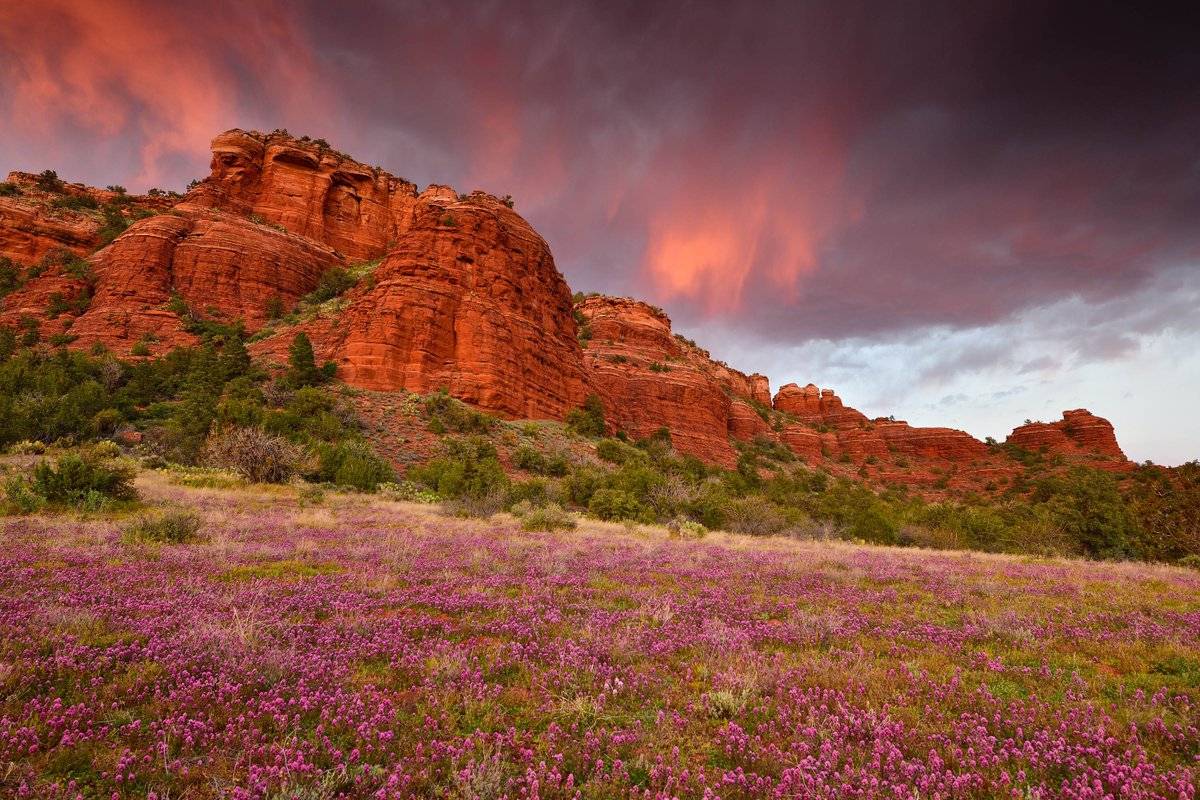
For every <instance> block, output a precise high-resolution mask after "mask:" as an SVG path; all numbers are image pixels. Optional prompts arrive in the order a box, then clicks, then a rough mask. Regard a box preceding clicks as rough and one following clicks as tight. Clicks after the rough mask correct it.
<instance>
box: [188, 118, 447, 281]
mask: <svg viewBox="0 0 1200 800" xmlns="http://www.w3.org/2000/svg"><path fill="white" fill-rule="evenodd" d="M212 153H213V157H212V174H211V175H210V176H209V177H208V178H206V179H205V180H204V181H202V182H201V183H200V185H198V186H196V187H195V188H194V189H193V190H192V191H191V192H190V193H189V194H188V201H189V202H190V203H192V204H194V205H198V206H210V207H214V208H224V209H226V210H229V211H232V212H235V213H237V214H241V215H246V216H249V215H254V216H255V217H258V218H261V219H263V220H264V221H266V222H268V223H271V224H275V225H280V226H282V227H284V228H286V229H287V230H289V231H291V232H292V233H295V234H299V235H300V236H304V237H307V238H309V239H312V240H314V241H317V242H321V243H323V244H326V245H328V246H329V247H332V248H333V249H335V250H337V251H338V252H339V253H341V254H343V255H344V256H345V257H346V258H348V259H351V260H367V259H373V258H378V257H379V256H380V255H382V254H383V253H384V252H386V251H387V250H388V249H389V247H390V246H391V245H392V244H393V243H395V242H396V241H397V240H398V239H399V237H400V236H401V235H402V234H403V233H404V232H405V231H407V230H408V228H409V226H411V225H412V222H413V219H414V216H415V214H416V209H417V207H418V205H420V203H419V200H418V192H417V187H416V185H414V184H412V183H409V182H408V181H405V180H403V179H402V178H397V177H396V176H394V175H392V174H390V173H388V172H385V171H383V170H381V169H379V168H378V167H370V166H367V165H365V164H361V163H359V162H357V161H355V160H354V159H352V158H350V157H349V156H346V155H344V154H342V153H339V152H337V151H335V150H333V149H332V148H330V147H329V146H328V145H326V144H325V143H324V142H320V141H314V140H310V139H306V138H305V139H297V138H295V137H292V136H290V135H288V134H287V133H285V132H282V131H277V132H275V133H269V134H262V133H257V132H254V131H242V130H231V131H226V132H225V133H223V134H221V135H220V136H218V137H217V138H216V139H214V140H213V143H212ZM437 188H438V189H439V190H444V191H441V192H439V193H441V194H451V196H452V192H450V190H449V189H447V188H446V187H437Z"/></svg>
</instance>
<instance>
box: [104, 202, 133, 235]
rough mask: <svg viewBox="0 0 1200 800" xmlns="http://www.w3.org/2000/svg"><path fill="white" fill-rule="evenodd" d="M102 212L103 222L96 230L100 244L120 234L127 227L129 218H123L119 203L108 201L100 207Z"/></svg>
mask: <svg viewBox="0 0 1200 800" xmlns="http://www.w3.org/2000/svg"><path fill="white" fill-rule="evenodd" d="M101 212H102V213H103V214H104V224H103V225H102V226H101V227H100V230H99V231H98V234H99V237H100V244H102V245H105V244H108V243H109V242H111V241H112V240H113V239H115V238H117V237H118V236H120V235H121V234H122V233H124V232H125V229H126V228H128V227H129V220H127V219H125V214H124V213H123V212H122V211H121V207H120V205H118V204H116V203H109V204H107V205H106V206H104V208H103V209H101Z"/></svg>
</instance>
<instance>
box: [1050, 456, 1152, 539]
mask: <svg viewBox="0 0 1200 800" xmlns="http://www.w3.org/2000/svg"><path fill="white" fill-rule="evenodd" d="M1032 500H1033V502H1035V503H1038V504H1042V505H1044V506H1045V507H1046V509H1047V510H1048V511H1049V512H1050V514H1051V516H1052V518H1053V519H1054V521H1055V523H1056V524H1057V525H1058V526H1059V527H1060V528H1062V529H1063V530H1064V531H1066V532H1067V534H1068V535H1069V536H1071V537H1072V538H1073V539H1075V540H1076V541H1078V542H1079V543H1080V544H1081V545H1082V547H1083V549H1084V551H1085V552H1086V553H1088V554H1089V555H1091V556H1095V557H1098V558H1123V557H1127V556H1130V555H1133V552H1132V551H1133V546H1134V541H1135V540H1136V539H1137V537H1138V530H1137V524H1136V521H1135V520H1134V518H1133V515H1132V514H1130V512H1129V509H1128V507H1127V506H1126V505H1125V502H1124V499H1123V498H1122V496H1121V492H1120V489H1119V488H1118V486H1117V481H1116V479H1115V478H1113V476H1112V475H1110V474H1108V473H1107V472H1103V471H1101V470H1097V469H1090V468H1088V467H1073V468H1072V469H1070V470H1069V471H1068V472H1067V473H1065V474H1063V475H1054V476H1051V477H1047V478H1044V479H1042V480H1041V481H1039V482H1038V483H1037V485H1036V487H1035V490H1034V493H1033V497H1032Z"/></svg>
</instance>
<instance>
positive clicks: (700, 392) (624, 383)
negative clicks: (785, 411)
mask: <svg viewBox="0 0 1200 800" xmlns="http://www.w3.org/2000/svg"><path fill="white" fill-rule="evenodd" d="M577 308H578V311H579V313H580V315H581V316H582V318H583V320H584V325H585V337H586V338H587V339H588V344H587V349H586V350H584V358H585V360H586V364H587V370H588V379H589V381H590V383H591V385H592V387H594V389H595V391H596V392H597V393H598V394H599V395H600V396H601V398H602V399H603V400H604V405H605V408H606V409H608V420H609V423H610V424H611V425H612V426H613V427H614V428H616V429H619V430H624V431H626V432H628V433H629V434H631V435H632V436H634V437H644V436H649V435H650V434H652V433H654V432H655V431H657V430H658V429H659V428H664V427H665V428H667V429H668V430H670V431H671V439H672V441H673V442H674V444H675V447H676V449H678V450H679V451H680V452H683V453H689V454H691V455H695V456H698V457H699V458H702V459H705V460H707V461H710V462H714V463H719V464H724V465H731V464H732V463H733V462H734V461H736V453H735V451H734V449H733V447H732V445H731V444H730V441H729V440H730V437H733V438H735V439H743V440H746V439H750V438H752V437H753V436H754V435H756V434H758V433H762V432H765V431H767V430H769V428H768V426H767V424H766V422H765V421H764V420H763V418H762V416H761V414H760V411H761V410H765V409H766V407H767V406H766V402H768V401H769V399H770V388H769V386H768V384H767V379H766V377H765V376H762V375H746V374H744V373H741V372H738V371H737V370H735V369H731V368H729V367H728V366H726V365H724V364H720V363H717V362H715V361H713V360H712V359H711V358H709V355H708V353H707V352H706V351H704V350H701V349H700V348H699V347H696V346H695V345H693V344H692V343H690V342H688V341H686V340H684V339H683V338H682V337H677V336H675V335H674V334H672V332H671V320H670V319H668V318H667V315H666V314H664V313H663V312H662V310H661V309H658V308H655V307H653V306H651V305H649V304H647V303H642V302H640V301H637V300H630V299H628V298H623V297H604V296H599V295H597V296H593V297H589V298H586V299H585V300H584V301H583V302H582V303H580V304H579V305H578V307H577ZM755 404H757V405H758V408H757V409H756V408H755V407H754V405H755Z"/></svg>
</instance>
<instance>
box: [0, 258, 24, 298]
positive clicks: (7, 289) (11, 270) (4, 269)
mask: <svg viewBox="0 0 1200 800" xmlns="http://www.w3.org/2000/svg"><path fill="white" fill-rule="evenodd" d="M21 283H22V280H21V268H20V267H18V266H17V265H16V264H15V263H13V260H12V259H11V258H8V257H7V256H0V297H4V296H5V295H8V294H12V293H13V292H15V291H16V290H17V289H20V288H21Z"/></svg>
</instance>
